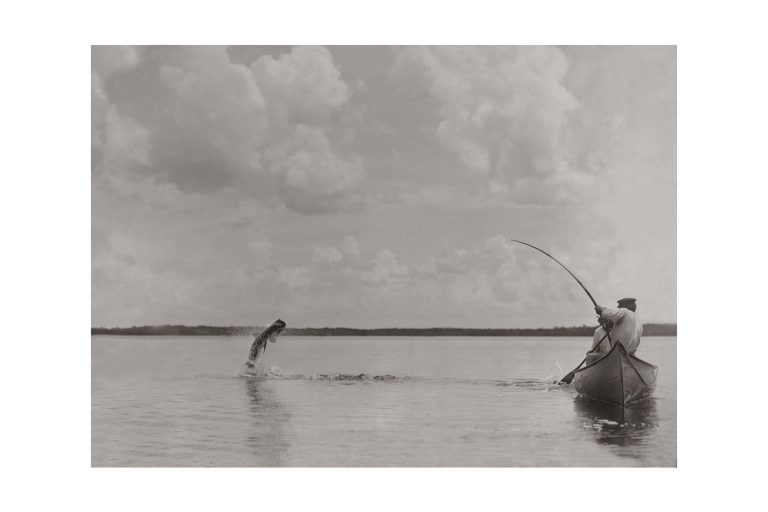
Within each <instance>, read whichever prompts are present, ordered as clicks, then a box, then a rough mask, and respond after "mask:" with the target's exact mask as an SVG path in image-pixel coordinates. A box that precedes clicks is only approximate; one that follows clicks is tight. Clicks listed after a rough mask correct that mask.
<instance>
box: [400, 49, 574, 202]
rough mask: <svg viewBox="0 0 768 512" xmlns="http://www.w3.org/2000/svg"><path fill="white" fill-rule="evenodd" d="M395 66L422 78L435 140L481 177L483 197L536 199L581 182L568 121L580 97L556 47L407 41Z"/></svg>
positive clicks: (566, 61) (543, 198) (564, 61)
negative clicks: (567, 81)
mask: <svg viewBox="0 0 768 512" xmlns="http://www.w3.org/2000/svg"><path fill="white" fill-rule="evenodd" d="M398 65H399V66H401V67H409V68H410V69H415V70H417V72H420V73H421V74H422V75H423V77H424V78H425V79H426V82H427V86H428V88H429V90H430V93H431V95H432V97H433V98H434V99H435V100H436V101H437V104H438V108H439V114H440V119H439V123H438V125H437V126H436V134H437V137H438V139H439V140H440V142H441V143H442V144H443V146H444V147H445V148H447V149H448V150H449V151H451V152H453V153H454V154H455V155H457V156H458V158H459V159H460V160H461V162H463V164H464V166H465V168H466V169H468V170H470V171H472V172H475V173H479V174H480V175H482V176H483V177H484V178H485V180H484V182H483V183H484V186H485V192H486V194H488V195H489V196H501V197H507V198H510V197H511V198H513V199H515V200H517V201H524V202H537V201H541V200H546V199H547V198H548V196H549V195H551V194H553V193H557V192H559V191H560V190H562V189H563V188H569V187H570V188H572V187H573V185H581V184H582V183H581V182H582V181H585V177H584V176H579V174H580V171H579V170H578V169H575V168H572V167H571V165H570V155H569V145H568V136H569V134H568V130H567V122H568V117H569V114H570V113H571V112H573V111H575V110H576V109H578V108H579V102H578V101H577V100H576V98H575V97H574V96H573V94H571V92H570V91H569V90H568V89H567V88H566V87H565V86H564V85H563V83H562V82H563V79H564V78H565V76H566V73H567V71H568V60H567V58H566V56H565V55H564V54H563V52H562V51H560V50H559V49H557V48H552V47H475V46H473V47H449V46H441V47H434V48H432V47H412V48H407V49H406V50H405V51H404V53H403V55H402V56H401V59H400V61H399V62H398ZM543 185H544V186H543ZM558 199H563V198H562V197H560V198H558Z"/></svg>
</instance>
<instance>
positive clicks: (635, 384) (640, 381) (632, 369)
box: [573, 342, 658, 407]
mask: <svg viewBox="0 0 768 512" xmlns="http://www.w3.org/2000/svg"><path fill="white" fill-rule="evenodd" d="M657 373H658V368H657V367H656V366H654V365H652V364H650V363H647V362H645V361H643V360H642V359H638V358H637V357H634V356H632V355H630V354H629V353H628V352H627V350H626V349H625V348H624V345H622V344H621V343H620V342H617V343H616V344H615V345H614V346H613V348H611V350H610V351H609V352H608V353H607V354H606V355H605V356H604V357H602V358H600V359H598V360H597V361H595V362H593V363H592V364H589V365H587V366H585V367H584V368H581V369H579V370H577V371H576V372H575V373H574V377H573V386H574V388H576V391H578V393H579V394H580V395H581V396H583V397H584V398H589V399H591V400H597V401H598V402H604V403H609V404H614V405H618V406H620V407H629V406H631V405H632V404H634V403H637V402H639V401H641V400H643V399H645V398H648V397H649V396H651V394H653V391H654V390H655V389H656V375H657Z"/></svg>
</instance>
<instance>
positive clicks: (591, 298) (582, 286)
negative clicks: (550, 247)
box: [509, 239, 597, 307]
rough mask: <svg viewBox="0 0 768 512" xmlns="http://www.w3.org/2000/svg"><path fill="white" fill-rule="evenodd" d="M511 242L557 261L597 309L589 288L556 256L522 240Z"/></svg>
mask: <svg viewBox="0 0 768 512" xmlns="http://www.w3.org/2000/svg"><path fill="white" fill-rule="evenodd" d="M509 241H510V242H517V243H519V244H523V245H527V246H528V247H531V248H533V249H536V250H537V251H539V252H540V253H542V254H546V255H547V256H549V257H550V258H552V259H553V260H555V262H556V263H557V264H558V265H560V266H561V267H563V268H564V269H565V271H566V272H568V273H569V274H571V277H573V278H574V279H575V280H576V282H577V283H579V286H581V288H582V289H583V290H584V291H585V292H586V293H587V296H589V300H591V301H592V304H593V305H594V306H595V307H597V302H595V298H594V297H592V294H591V293H589V290H587V287H586V286H584V284H583V283H582V282H581V281H579V278H578V277H576V276H575V275H574V274H573V272H571V271H570V270H568V267H566V266H565V265H563V264H562V263H560V261H559V260H558V259H557V258H555V257H554V256H552V255H551V254H549V253H548V252H547V251H544V250H542V249H539V248H538V247H536V246H535V245H531V244H529V243H528V242H523V241H520V240H514V239H510V240H509Z"/></svg>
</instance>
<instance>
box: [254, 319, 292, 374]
mask: <svg viewBox="0 0 768 512" xmlns="http://www.w3.org/2000/svg"><path fill="white" fill-rule="evenodd" d="M283 329H285V322H283V321H282V320H280V319H279V318H278V319H277V320H275V321H274V322H273V323H272V325H270V326H269V327H267V328H266V329H264V331H263V332H262V333H261V334H259V335H257V336H256V337H255V338H254V340H253V343H252V344H251V351H250V352H249V353H248V361H246V362H245V365H246V366H247V367H248V368H253V367H254V363H255V362H256V361H257V360H258V359H259V357H261V354H263V353H264V352H266V350H267V341H271V342H272V343H277V337H278V336H280V333H282V332H283Z"/></svg>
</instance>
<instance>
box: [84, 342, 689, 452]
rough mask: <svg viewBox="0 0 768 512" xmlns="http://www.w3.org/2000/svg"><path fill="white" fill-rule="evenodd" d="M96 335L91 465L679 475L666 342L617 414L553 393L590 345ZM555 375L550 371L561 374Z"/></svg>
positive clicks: (645, 350)
mask: <svg viewBox="0 0 768 512" xmlns="http://www.w3.org/2000/svg"><path fill="white" fill-rule="evenodd" d="M250 343H251V338H244V337H242V338H241V337H231V338H219V337H167V336H163V337H149V336H140V337H128V336H92V337H91V346H92V370H91V371H92V406H91V407H92V419H91V422H92V430H91V438H92V441H91V460H92V464H93V465H94V466H675V465H676V460H677V458H676V457H677V455H676V452H677V421H676V417H677V416H676V410H677V404H676V352H677V349H676V339H675V338H674V337H653V338H644V339H643V341H642V344H641V346H640V349H639V351H638V356H640V357H641V358H643V359H645V360H647V361H649V362H652V363H654V364H656V365H658V366H659V376H658V383H657V388H656V393H655V397H654V398H653V399H651V400H648V401H646V402H645V403H643V404H642V406H640V407H638V408H636V409H630V414H629V415H628V416H627V417H625V418H623V419H622V418H621V417H620V416H618V414H619V413H618V411H617V410H616V409H615V408H612V407H610V406H605V407H604V406H600V405H595V404H593V403H591V402H589V401H587V400H582V399H579V398H577V397H576V394H575V392H574V391H573V389H572V388H571V387H569V386H558V385H556V384H554V383H553V382H554V381H555V380H556V379H557V378H558V377H562V376H563V375H564V374H565V373H567V372H568V371H569V370H570V369H571V368H572V367H573V366H574V365H576V364H578V362H579V361H581V359H582V357H583V354H584V351H585V350H586V348H587V346H588V345H589V343H590V339H587V338H456V337H449V338H405V337H394V338H386V337H368V338H353V337H343V338H330V337H319V338H314V337H291V336H282V337H280V338H279V341H278V343H277V344H270V345H269V347H268V349H267V352H266V355H265V356H264V358H263V359H262V361H263V363H265V364H264V365H263V367H262V368H259V369H258V371H257V375H247V374H245V373H244V370H243V367H242V366H241V363H242V362H243V361H244V360H245V358H246V355H247V353H248V348H249V347H250ZM558 364H559V367H558Z"/></svg>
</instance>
